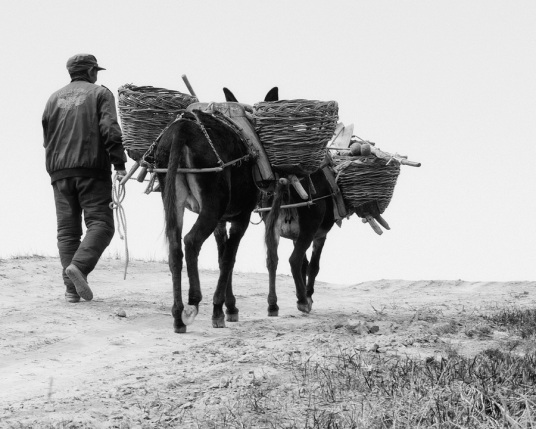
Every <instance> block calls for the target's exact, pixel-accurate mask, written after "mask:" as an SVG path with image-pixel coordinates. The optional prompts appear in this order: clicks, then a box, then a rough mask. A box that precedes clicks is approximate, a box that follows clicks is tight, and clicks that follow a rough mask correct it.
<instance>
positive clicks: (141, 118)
mask: <svg viewBox="0 0 536 429" xmlns="http://www.w3.org/2000/svg"><path fill="white" fill-rule="evenodd" d="M118 92H119V101H118V106H119V116H120V118H121V126H122V128H123V145H124V147H125V149H127V150H134V151H140V152H145V151H146V150H147V149H149V146H151V144H152V143H153V142H154V141H155V140H156V138H157V137H158V136H159V135H160V133H161V132H162V130H163V129H164V128H165V127H166V126H167V125H168V124H169V123H170V122H171V121H172V120H173V119H175V117H176V116H177V114H178V113H179V112H180V111H181V110H183V109H186V107H188V106H189V105H190V104H192V103H194V102H196V101H198V100H197V98H195V97H192V96H190V95H187V94H183V93H181V92H179V91H172V90H169V89H164V88H155V87H152V86H134V85H131V84H127V85H123V86H121V87H120V88H119V90H118Z"/></svg>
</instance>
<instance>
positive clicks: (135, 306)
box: [0, 257, 536, 428]
mask: <svg viewBox="0 0 536 429" xmlns="http://www.w3.org/2000/svg"><path fill="white" fill-rule="evenodd" d="M58 268H59V261H58V260H57V259H54V258H40V257H33V258H26V259H11V260H2V261H0V285H1V286H0V292H1V300H0V386H1V389H0V427H47V425H54V424H55V425H61V424H63V425H64V426H63V427H103V428H104V427H117V428H119V427H125V428H126V427H140V428H143V427H159V425H160V426H161V427H167V426H166V425H168V426H169V427H172V425H173V424H174V422H175V423H176V422H177V421H178V418H179V416H180V418H181V419H182V420H181V422H182V423H181V424H183V426H181V427H188V426H187V422H188V421H191V422H193V421H195V418H196V416H199V415H200V414H203V415H206V414H207V413H210V412H211V410H212V411H214V412H216V411H217V410H218V407H222V406H225V407H227V408H229V407H232V400H233V398H235V397H236V393H237V391H239V390H240V388H242V387H244V386H248V385H251V384H254V383H264V382H270V383H279V384H280V385H281V386H283V387H284V386H285V384H289V383H292V379H291V375H290V373H288V371H287V365H286V362H288V360H289V357H292V356H302V357H307V358H309V359H310V358H314V356H315V355H317V354H319V353H320V351H322V350H323V351H325V350H326V349H335V348H337V347H353V348H355V349H356V350H362V351H371V352H377V353H391V354H399V355H404V354H406V355H410V356H413V357H415V358H426V357H434V356H437V355H438V354H441V353H443V354H445V353H448V352H449V350H450V349H456V350H457V351H458V352H460V353H464V354H467V355H472V354H475V353H477V352H479V351H481V350H484V349H486V348H489V347H494V346H501V345H502V344H504V343H505V342H507V341H509V340H511V338H508V335H506V333H504V332H498V331H493V330H491V329H489V328H488V327H485V326H484V327H483V326H482V320H481V319H480V318H478V315H479V314H481V313H482V312H486V311H489V310H491V309H492V308H493V307H494V306H497V305H501V306H504V305H510V304H512V305H514V304H515V305H531V304H533V303H534V301H535V300H534V291H535V286H536V282H510V283H494V282H487V283H482V282H474V283H469V282H463V281H419V282H408V281H401V280H379V281H375V282H367V283H361V284H358V285H351V286H341V285H334V284H326V283H319V284H318V285H317V287H316V294H315V297H314V299H315V303H314V306H313V311H312V313H311V314H310V315H303V314H301V313H299V312H298V310H297V309H296V307H295V301H296V300H295V296H294V286H293V283H292V281H291V279H290V278H289V277H287V276H280V277H279V278H278V294H279V305H280V316H279V317H278V318H268V317H267V316H266V307H267V303H266V293H267V275H265V274H241V273H237V274H236V275H235V277H234V288H235V292H236V295H237V306H238V308H239V309H240V321H239V322H238V323H232V324H231V323H227V328H226V329H213V328H212V327H211V321H210V317H211V305H210V302H211V295H212V293H213V285H214V284H215V282H216V278H217V274H216V273H215V272H210V271H203V272H202V273H201V282H202V287H203V292H204V300H203V302H202V304H201V306H200V314H199V316H198V317H197V319H196V321H195V323H194V324H193V325H192V326H190V327H188V329H189V332H188V333H187V334H184V335H177V334H174V333H173V329H172V318H171V315H170V311H169V308H170V305H171V278H170V274H169V270H168V267H167V265H166V264H164V263H157V262H140V261H133V262H131V264H130V267H129V274H128V276H127V279H126V280H123V263H122V262H121V261H116V260H103V261H101V262H100V263H99V266H98V267H97V270H96V271H95V272H94V273H93V274H92V275H91V277H90V285H91V286H92V288H93V291H94V294H95V298H94V300H93V301H92V302H81V303H78V304H67V303H66V302H65V301H64V300H63V289H62V286H61V283H60V282H59V277H58ZM185 280H186V279H185ZM120 310H124V312H125V313H126V317H120V316H118V313H120ZM454 325H456V326H457V327H458V328H457V329H452V327H453V326H454ZM188 419H190V420H188ZM67 423H69V424H70V425H71V426H68V425H67ZM22 425H27V426H22ZM192 425H193V423H192ZM57 427H62V426H57ZM192 427H196V426H195V425H193V426H192Z"/></svg>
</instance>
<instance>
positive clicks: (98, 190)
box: [42, 54, 127, 302]
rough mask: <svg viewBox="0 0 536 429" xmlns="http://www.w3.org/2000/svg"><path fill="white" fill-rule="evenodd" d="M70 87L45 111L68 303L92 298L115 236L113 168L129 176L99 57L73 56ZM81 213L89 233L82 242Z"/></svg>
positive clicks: (46, 144) (69, 66) (53, 98)
mask: <svg viewBox="0 0 536 429" xmlns="http://www.w3.org/2000/svg"><path fill="white" fill-rule="evenodd" d="M67 70H68V72H69V74H70V76H71V83H69V84H68V85H67V86H65V87H63V88H61V89H60V90H58V91H56V92H55V93H53V94H52V95H51V96H50V98H49V100H48V102H47V104H46V107H45V111H44V113H43V120H42V122H43V136H44V144H43V145H44V147H45V154H46V169H47V171H48V173H49V174H50V178H51V181H52V188H53V189H54V200H55V203H56V218H57V228H58V235H57V237H58V249H59V254H60V260H61V265H62V267H63V281H64V283H65V286H66V292H65V299H66V300H67V302H78V301H80V297H82V298H84V299H85V300H87V301H90V300H91V299H93V292H92V291H91V289H90V287H89V284H88V282H87V276H88V274H89V273H91V271H93V269H94V268H95V266H96V264H97V262H98V260H99V258H100V256H101V255H102V253H103V252H104V250H105V249H106V247H108V245H109V244H110V241H111V240H112V237H113V234H114V230H115V229H114V219H113V212H112V209H111V208H110V203H111V202H112V178H111V166H112V165H113V166H114V167H115V170H116V172H117V173H118V174H119V175H125V174H126V172H125V163H126V160H127V158H126V155H125V151H124V148H123V144H122V138H121V129H120V127H119V124H118V122H117V113H116V110H115V99H114V96H113V94H112V93H111V92H110V90H108V89H107V88H105V87H102V86H99V85H95V82H96V81H97V73H98V72H99V71H100V70H105V69H103V68H102V67H99V65H98V63H97V60H96V58H95V57H94V56H93V55H89V54H78V55H74V56H73V57H71V58H69V60H68V61H67ZM82 215H83V216H84V221H85V224H86V228H87V230H86V235H85V237H84V239H83V240H82V241H81V238H82Z"/></svg>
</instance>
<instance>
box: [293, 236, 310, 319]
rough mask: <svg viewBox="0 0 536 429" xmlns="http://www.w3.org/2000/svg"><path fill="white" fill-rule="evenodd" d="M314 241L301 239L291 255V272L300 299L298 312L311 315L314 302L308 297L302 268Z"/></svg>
mask: <svg viewBox="0 0 536 429" xmlns="http://www.w3.org/2000/svg"><path fill="white" fill-rule="evenodd" d="M311 242H312V239H310V238H306V237H300V238H299V239H298V240H297V241H296V243H295V244H294V250H293V251H292V254H291V255H290V259H289V262H290V271H291V272H292V277H293V278H294V284H295V286H296V297H297V298H298V302H297V307H298V310H300V311H302V312H304V313H309V312H310V311H311V307H312V301H311V299H310V298H309V297H308V296H307V289H306V286H305V282H304V279H303V275H302V268H303V264H304V259H305V252H306V251H307V249H308V248H309V246H310V245H311Z"/></svg>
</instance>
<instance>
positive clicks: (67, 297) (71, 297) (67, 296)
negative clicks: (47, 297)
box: [65, 292, 80, 302]
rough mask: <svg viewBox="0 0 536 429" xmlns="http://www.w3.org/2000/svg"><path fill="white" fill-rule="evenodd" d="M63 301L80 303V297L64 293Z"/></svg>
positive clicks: (71, 293)
mask: <svg viewBox="0 0 536 429" xmlns="http://www.w3.org/2000/svg"><path fill="white" fill-rule="evenodd" d="M65 301H67V302H80V295H78V294H77V293H76V292H65Z"/></svg>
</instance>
